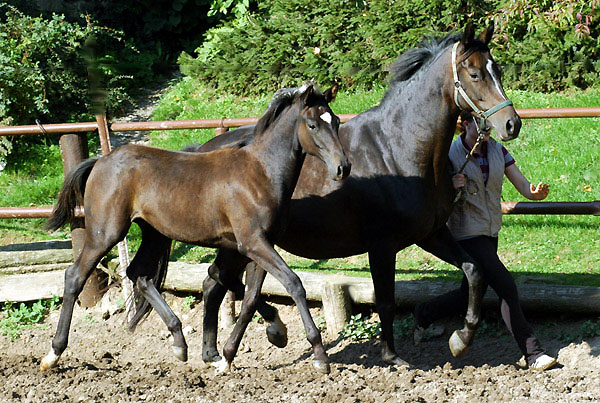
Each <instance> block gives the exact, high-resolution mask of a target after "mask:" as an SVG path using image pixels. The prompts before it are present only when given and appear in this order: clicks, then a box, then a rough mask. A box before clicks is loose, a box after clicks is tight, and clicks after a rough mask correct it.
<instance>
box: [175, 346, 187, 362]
mask: <svg viewBox="0 0 600 403" xmlns="http://www.w3.org/2000/svg"><path fill="white" fill-rule="evenodd" d="M173 354H175V357H176V358H177V359H178V360H180V361H183V362H186V361H187V359H188V351H187V348H185V347H177V346H173Z"/></svg>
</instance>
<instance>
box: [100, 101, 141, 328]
mask: <svg viewBox="0 0 600 403" xmlns="http://www.w3.org/2000/svg"><path fill="white" fill-rule="evenodd" d="M96 123H98V136H99V137H100V148H101V149H102V155H106V154H108V153H110V151H111V146H110V135H109V132H108V122H107V121H106V114H105V113H104V114H102V115H96ZM117 250H118V251H119V275H120V276H121V285H122V287H123V298H124V299H125V311H126V314H127V319H129V320H131V319H133V317H134V315H135V300H134V297H133V282H132V281H131V280H130V279H129V277H127V267H128V266H129V251H128V247H127V238H124V239H123V240H122V241H121V242H119V244H118V246H117Z"/></svg>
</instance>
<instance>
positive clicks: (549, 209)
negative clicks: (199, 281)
mask: <svg viewBox="0 0 600 403" xmlns="http://www.w3.org/2000/svg"><path fill="white" fill-rule="evenodd" d="M517 113H518V114H519V115H520V116H521V118H523V119H542V118H582V117H600V107H585V108H553V109H519V110H517ZM338 116H339V117H340V120H341V121H342V122H347V121H348V120H350V119H351V118H353V117H354V116H356V115H351V114H344V115H338ZM257 121H258V118H238V119H227V118H222V119H206V120H180V121H151V122H115V123H109V122H107V120H106V116H105V115H99V116H96V122H84V123H61V124H47V125H41V124H38V125H28V126H5V127H0V136H19V135H40V134H61V137H60V148H61V154H62V159H63V170H64V173H65V174H67V173H68V172H69V171H70V170H71V169H73V168H74V167H76V166H77V164H78V163H79V162H81V161H82V160H84V159H86V158H87V157H88V154H89V152H88V149H87V137H86V134H87V133H89V132H94V131H97V132H98V135H99V137H100V145H101V149H102V153H103V154H106V153H108V152H109V151H110V142H109V132H111V131H112V132H124V131H134V130H135V131H149V130H177V129H207V128H214V129H215V134H216V135H219V134H222V133H224V132H226V131H227V130H228V129H229V128H233V127H239V126H244V125H249V124H254V123H256V122H257ZM502 208H503V213H505V214H593V215H597V216H600V201H591V202H545V203H543V202H519V203H516V202H503V203H502ZM51 212H52V207H48V206H42V207H0V219H2V218H43V217H49V216H50V214H51ZM83 214H84V212H83V211H82V210H78V211H77V216H78V217H80V218H82V217H83ZM71 231H72V232H71V236H72V240H73V255H74V257H76V256H77V255H78V254H79V251H80V249H81V246H82V242H83V219H81V220H79V221H76V222H75V223H73V226H72V227H71ZM170 273H171V274H170V276H171V278H172V277H173V276H176V273H177V271H176V270H174V271H170ZM92 277H93V276H92ZM348 281H350V280H344V282H343V284H342V285H340V284H338V283H339V282H333V283H332V284H334V286H332V287H333V288H331V287H330V288H331V290H329V291H328V290H325V289H323V290H321V289H319V292H320V293H322V295H323V296H325V295H326V294H328V293H329V294H331V295H337V296H338V297H339V296H340V295H341V296H342V297H341V298H342V299H348V296H347V295H348V294H347V293H348V291H347V290H355V291H352V292H350V298H351V299H352V300H353V301H354V299H356V298H354V295H355V294H356V295H358V294H360V292H359V291H356V290H357V289H358V288H356V287H354V286H349V285H348V284H347V283H348ZM329 283H330V282H327V284H329ZM5 285H6V284H5ZM340 287H342V288H343V289H344V290H346V291H344V293H336V292H335V290H337V289H338V288H340ZM353 287H354V288H353ZM90 288H92V289H91V290H89V289H90ZM268 288H269V286H267V287H266V293H276V292H269V291H268ZM86 289H87V290H88V292H87V293H88V294H89V297H86V296H85V293H84V295H83V297H82V299H83V300H84V301H82V305H84V306H86V305H88V306H89V305H93V304H94V303H95V302H96V298H97V295H98V290H97V287H96V288H95V289H94V287H90V286H88V285H86ZM172 289H178V286H177V285H173V286H172ZM200 289H201V288H196V291H199V290H200ZM7 290H8V289H7ZM434 291H435V292H437V291H436V290H434ZM438 291H439V290H438ZM361 292H363V291H361ZM364 292H367V293H369V292H370V291H364ZM565 292H566V291H565ZM593 292H594V293H596V294H594V298H595V299H594V301H597V299H598V298H599V296H598V295H597V294H598V290H594V291H593ZM357 293H358V294H357ZM403 293H404V292H403ZM0 294H1V293H0ZM419 295H421V296H424V295H425V294H423V293H422V291H420V294H419ZM578 296H580V295H579V294H578ZM86 298H87V299H88V300H89V301H88V302H86V301H85V299H86ZM357 298H358V297H357ZM369 298H371V297H369ZM367 299H368V298H367ZM371 299H372V298H371ZM369 301H371V300H368V301H366V302H367V303H370V302H369ZM356 302H360V300H359V299H357V301H356ZM594 303H596V302H594ZM323 304H324V305H326V302H325V301H323ZM327 304H329V303H327ZM337 305H339V304H337ZM594 309H596V308H594ZM336 310H337V311H338V312H339V311H340V308H336V309H334V310H333V312H335V311H336ZM332 320H334V319H332ZM334 327H339V324H338V325H337V326H334Z"/></svg>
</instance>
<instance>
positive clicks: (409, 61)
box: [188, 24, 521, 365]
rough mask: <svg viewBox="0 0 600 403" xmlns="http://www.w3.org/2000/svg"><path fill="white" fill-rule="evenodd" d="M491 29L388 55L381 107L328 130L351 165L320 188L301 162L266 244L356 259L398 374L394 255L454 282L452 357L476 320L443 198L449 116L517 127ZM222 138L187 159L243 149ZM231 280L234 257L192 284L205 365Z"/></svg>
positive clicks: (314, 166) (472, 282)
mask: <svg viewBox="0 0 600 403" xmlns="http://www.w3.org/2000/svg"><path fill="white" fill-rule="evenodd" d="M493 29H494V28H493V25H491V26H490V27H489V28H487V29H486V30H484V31H483V32H482V33H481V34H480V35H479V36H478V37H475V33H474V29H473V26H472V25H471V24H468V25H467V26H466V28H465V30H464V32H463V33H462V34H453V35H448V36H446V37H445V38H442V39H437V40H435V39H432V40H429V41H427V42H425V43H424V44H423V45H422V46H421V47H418V48H415V49H411V50H409V51H407V52H406V53H404V54H403V55H402V56H400V57H399V59H398V60H397V61H396V63H395V64H394V66H393V67H392V69H391V71H390V75H391V85H390V88H389V90H388V91H387V92H386V94H385V96H384V98H383V100H382V101H381V103H380V104H379V105H377V106H375V107H373V108H371V109H369V110H367V111H365V112H363V113H361V114H359V115H358V116H356V117H355V118H353V119H351V120H350V121H348V122H347V123H345V124H344V125H343V126H342V127H341V128H340V140H341V142H342V145H343V146H344V150H345V151H346V153H347V154H348V156H349V158H350V160H351V161H352V172H351V174H350V176H349V177H348V179H346V180H345V181H343V182H333V181H331V180H329V178H328V176H327V174H326V172H325V170H324V169H323V168H322V167H321V166H320V165H319V164H318V163H317V162H316V159H314V158H307V160H306V162H305V164H304V166H303V168H302V172H301V174H300V179H299V181H298V185H297V187H296V190H295V192H294V195H293V198H292V202H291V205H290V221H289V225H288V226H287V229H286V231H285V232H284V233H283V234H282V235H281V236H280V237H278V238H277V239H276V240H275V243H276V244H277V245H278V246H280V247H282V248H283V249H285V250H287V251H288V252H291V253H293V254H295V255H298V256H302V257H306V258H311V259H329V258H336V257H346V256H352V255H356V254H361V253H365V252H367V253H368V255H369V264H370V270H371V275H372V278H373V283H374V286H375V297H376V309H377V312H378V313H379V317H380V320H381V328H382V332H381V356H382V359H383V361H384V362H385V363H386V364H391V365H406V364H407V363H406V362H405V361H404V360H402V359H401V358H400V357H399V356H398V355H397V353H396V349H395V347H394V337H393V321H394V316H395V308H396V305H395V301H394V273H395V260H396V253H397V252H398V251H400V250H402V249H404V248H406V247H407V246H410V245H412V244H416V245H418V246H419V247H421V248H423V249H424V250H426V251H428V252H430V253H432V254H433V255H435V256H437V257H439V258H440V259H442V260H444V261H446V262H448V263H451V264H453V265H455V266H456V267H458V268H460V269H461V270H463V271H464V273H465V274H466V277H467V279H468V282H469V304H468V309H467V312H466V316H465V323H464V327H463V328H462V329H460V330H456V331H455V332H454V333H453V334H452V336H451V337H450V340H449V345H450V349H451V352H452V354H453V355H454V356H460V355H462V354H464V353H465V352H466V350H467V349H468V347H469V346H470V345H471V344H472V342H473V337H474V335H475V330H476V328H477V325H478V323H479V321H480V306H481V300H482V298H483V292H482V289H483V288H482V279H481V275H480V273H479V271H478V268H477V265H476V262H475V261H474V260H473V259H472V258H471V257H470V256H469V255H468V254H467V253H466V252H465V251H464V250H463V249H462V248H461V247H460V245H458V243H457V242H456V241H454V239H453V238H452V236H451V234H450V232H449V230H448V228H447V226H446V221H447V220H448V217H449V214H450V211H451V209H452V204H453V199H454V189H453V187H452V181H451V175H450V172H449V170H448V168H447V167H448V165H447V164H448V151H449V148H450V143H451V142H452V138H453V135H454V131H455V128H456V121H457V118H458V116H459V113H460V112H461V110H467V111H472V113H473V114H475V115H478V116H480V117H481V118H482V119H483V120H482V121H481V122H480V124H483V125H490V126H492V127H493V128H494V130H495V132H496V133H497V134H498V135H499V136H500V138H501V139H502V140H511V139H514V138H516V137H517V136H518V133H519V130H520V127H521V120H520V118H519V116H518V115H517V113H516V111H515V109H514V107H513V106H512V102H511V101H509V100H508V99H507V97H506V94H505V92H504V89H503V87H502V83H501V80H500V69H499V67H498V66H497V65H496V63H495V62H494V59H493V58H492V56H491V54H490V50H489V48H488V44H489V42H490V40H491V38H492V33H493ZM478 122H479V120H478ZM226 136H227V137H226V138H223V139H218V140H217V139H215V140H214V142H215V143H216V145H213V144H212V143H213V141H212V140H211V141H210V142H208V143H206V144H205V145H203V146H197V147H194V148H190V147H188V151H200V152H202V151H204V150H211V149H215V148H218V147H221V146H224V147H231V146H235V144H236V143H235V139H236V138H237V139H239V141H240V142H242V143H243V142H246V141H248V139H249V138H251V136H252V133H251V131H250V129H249V128H242V129H239V130H236V131H232V132H229V133H227V135H226ZM236 265H237V267H236ZM243 270H244V267H243V262H242V261H240V259H238V258H236V257H229V258H228V259H226V258H225V257H223V259H217V260H215V262H214V263H213V265H212V267H211V269H210V273H211V275H210V276H209V277H208V278H207V279H206V280H205V282H204V295H205V299H204V301H205V303H206V305H205V319H204V342H203V359H204V360H205V361H208V362H210V361H215V360H218V359H219V355H218V352H217V348H216V339H217V315H216V312H218V307H219V304H220V303H221V301H222V299H223V296H224V295H225V287H226V288H229V289H233V290H235V291H236V293H237V292H243V290H244V288H243V284H241V282H240V281H239V277H238V276H239V273H240V272H241V271H243ZM253 271H255V269H254V268H253ZM252 278H253V279H257V280H258V281H260V279H261V277H260V276H256V275H253V277H252ZM247 284H248V285H249V287H251V288H259V287H258V286H257V285H253V284H251V283H250V282H248V281H247ZM257 309H258V311H259V312H260V313H261V315H263V316H264V317H265V319H266V320H268V321H272V320H275V319H276V310H275V308H273V307H271V306H269V305H267V304H266V303H265V302H264V301H262V300H261V301H259V302H258V304H257ZM274 312H275V313H274ZM279 339H280V340H285V338H284V337H283V336H282V337H280V338H279ZM280 344H283V342H280Z"/></svg>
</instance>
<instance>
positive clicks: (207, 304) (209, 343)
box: [202, 249, 287, 363]
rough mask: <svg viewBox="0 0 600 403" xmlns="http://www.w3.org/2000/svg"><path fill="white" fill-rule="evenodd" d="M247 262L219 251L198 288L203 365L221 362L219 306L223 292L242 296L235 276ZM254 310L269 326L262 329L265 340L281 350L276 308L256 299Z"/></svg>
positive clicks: (282, 329) (283, 336)
mask: <svg viewBox="0 0 600 403" xmlns="http://www.w3.org/2000/svg"><path fill="white" fill-rule="evenodd" d="M247 262H248V258H246V257H244V256H242V255H240V254H239V253H238V252H237V251H231V250H225V249H221V250H219V253H218V254H217V258H216V259H215V261H214V263H213V264H212V265H211V266H210V268H209V269H208V276H207V277H206V279H205V280H204V283H203V286H202V290H203V294H204V321H203V335H202V336H203V337H202V359H203V360H204V362H206V363H212V362H217V361H219V360H220V359H221V356H220V355H219V353H218V350H217V328H218V312H219V306H220V305H221V302H222V301H223V297H224V296H225V293H226V291H227V290H231V291H233V292H234V293H235V294H236V295H237V296H240V297H242V298H243V297H244V295H245V289H244V284H243V283H242V281H241V280H240V276H239V274H241V270H243V269H244V267H245V266H246V263H247ZM248 264H249V265H253V264H255V263H253V262H250V263H248ZM257 310H258V312H259V313H260V315H261V316H262V317H263V318H264V319H265V320H266V321H267V322H269V323H270V324H269V326H268V327H267V329H266V332H267V337H268V339H269V341H270V342H271V343H272V344H274V345H275V346H277V347H285V346H286V345H287V328H286V326H285V324H283V322H281V319H280V318H279V313H278V312H277V309H276V308H274V307H272V306H270V305H269V304H267V303H266V302H265V301H264V300H263V299H262V298H261V297H259V301H258V305H257Z"/></svg>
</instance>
